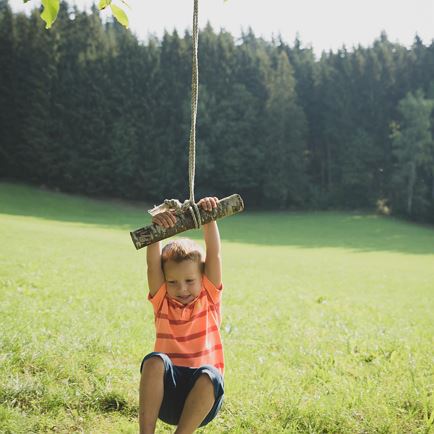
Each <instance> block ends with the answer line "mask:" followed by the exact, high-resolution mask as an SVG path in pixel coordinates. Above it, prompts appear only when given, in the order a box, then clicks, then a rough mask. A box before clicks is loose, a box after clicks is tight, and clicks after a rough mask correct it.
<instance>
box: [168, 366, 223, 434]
mask: <svg viewBox="0 0 434 434" xmlns="http://www.w3.org/2000/svg"><path fill="white" fill-rule="evenodd" d="M214 402H215V394H214V384H213V382H212V381H211V379H210V377H209V376H208V375H207V374H201V375H200V376H199V377H198V379H197V380H196V382H195V383H194V386H193V388H192V389H191V391H190V393H189V394H188V396H187V399H186V401H185V404H184V409H183V410H182V414H181V418H180V419H179V423H178V428H177V429H176V431H175V434H191V433H193V432H194V431H195V430H196V428H198V427H199V426H200V424H201V423H202V421H203V420H204V419H205V418H206V416H207V415H208V413H209V412H210V411H211V409H212V407H213V405H214Z"/></svg>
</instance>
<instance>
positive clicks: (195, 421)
mask: <svg viewBox="0 0 434 434" xmlns="http://www.w3.org/2000/svg"><path fill="white" fill-rule="evenodd" d="M217 203H218V199H217V198H216V197H206V198H204V199H202V200H200V201H199V202H198V206H200V207H202V208H203V209H204V210H206V211H212V210H213V209H214V208H216V207H217ZM152 221H153V223H156V224H158V225H160V226H162V227H165V228H168V227H173V226H174V225H175V223H176V216H175V215H174V214H173V213H171V212H170V211H164V212H161V213H159V214H157V215H156V216H154V217H153V220H152ZM203 234H204V240H205V246H206V254H205V255H204V254H203V251H202V249H201V247H200V246H199V245H198V244H196V243H195V242H193V241H192V240H189V239H178V240H174V241H172V242H170V243H169V244H167V245H166V246H165V247H164V248H163V249H161V243H160V242H158V243H155V244H152V245H150V246H148V247H147V266H148V269H147V274H148V285H149V295H148V299H149V300H150V302H151V303H152V306H153V309H154V317H155V328H156V342H155V346H154V352H152V353H150V354H148V355H147V356H145V358H144V359H143V361H142V364H141V367H140V371H141V380H140V398H139V425H140V434H151V433H154V432H155V427H156V422H157V419H158V418H159V419H161V420H163V421H164V422H166V423H168V424H171V425H177V428H176V431H175V433H176V434H187V433H193V432H194V431H195V430H196V429H197V428H198V427H200V426H205V425H207V424H208V423H209V422H210V421H211V420H212V419H213V418H214V417H215V416H216V415H217V413H218V411H219V409H220V407H221V405H222V402H223V394H224V386H223V372H224V357H223V348H222V343H221V338H220V331H219V328H220V324H221V315H220V306H221V295H222V288H223V286H222V266H221V256H220V251H221V243H220V235H219V230H218V227H217V223H216V222H215V221H211V222H210V223H208V224H205V225H203Z"/></svg>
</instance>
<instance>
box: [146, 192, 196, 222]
mask: <svg viewBox="0 0 434 434" xmlns="http://www.w3.org/2000/svg"><path fill="white" fill-rule="evenodd" d="M187 210H188V211H189V212H190V214H191V217H192V219H193V223H194V227H195V228H196V229H199V228H200V227H201V226H202V218H201V215H200V211H199V207H198V206H197V203H196V202H194V200H189V199H186V200H185V201H184V203H181V202H180V201H179V200H178V199H165V200H164V202H163V203H162V204H160V205H155V206H154V208H152V209H150V210H148V213H149V214H150V215H151V216H152V217H154V216H156V215H157V214H159V213H161V212H165V211H170V212H172V213H173V214H175V215H176V216H179V215H181V214H183V213H184V212H185V211H187Z"/></svg>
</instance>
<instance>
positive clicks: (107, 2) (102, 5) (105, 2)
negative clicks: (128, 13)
mask: <svg viewBox="0 0 434 434" xmlns="http://www.w3.org/2000/svg"><path fill="white" fill-rule="evenodd" d="M110 3H111V0H100V2H99V3H98V9H99V10H100V11H102V10H104V9H105V8H106V7H107V6H109V5H110Z"/></svg>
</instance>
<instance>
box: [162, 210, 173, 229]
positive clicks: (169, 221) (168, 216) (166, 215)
mask: <svg viewBox="0 0 434 434" xmlns="http://www.w3.org/2000/svg"><path fill="white" fill-rule="evenodd" d="M171 217H172V216H171V214H169V213H164V215H163V218H164V223H165V225H166V226H165V227H166V228H171V227H172V226H174V223H173V222H172V219H171Z"/></svg>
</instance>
